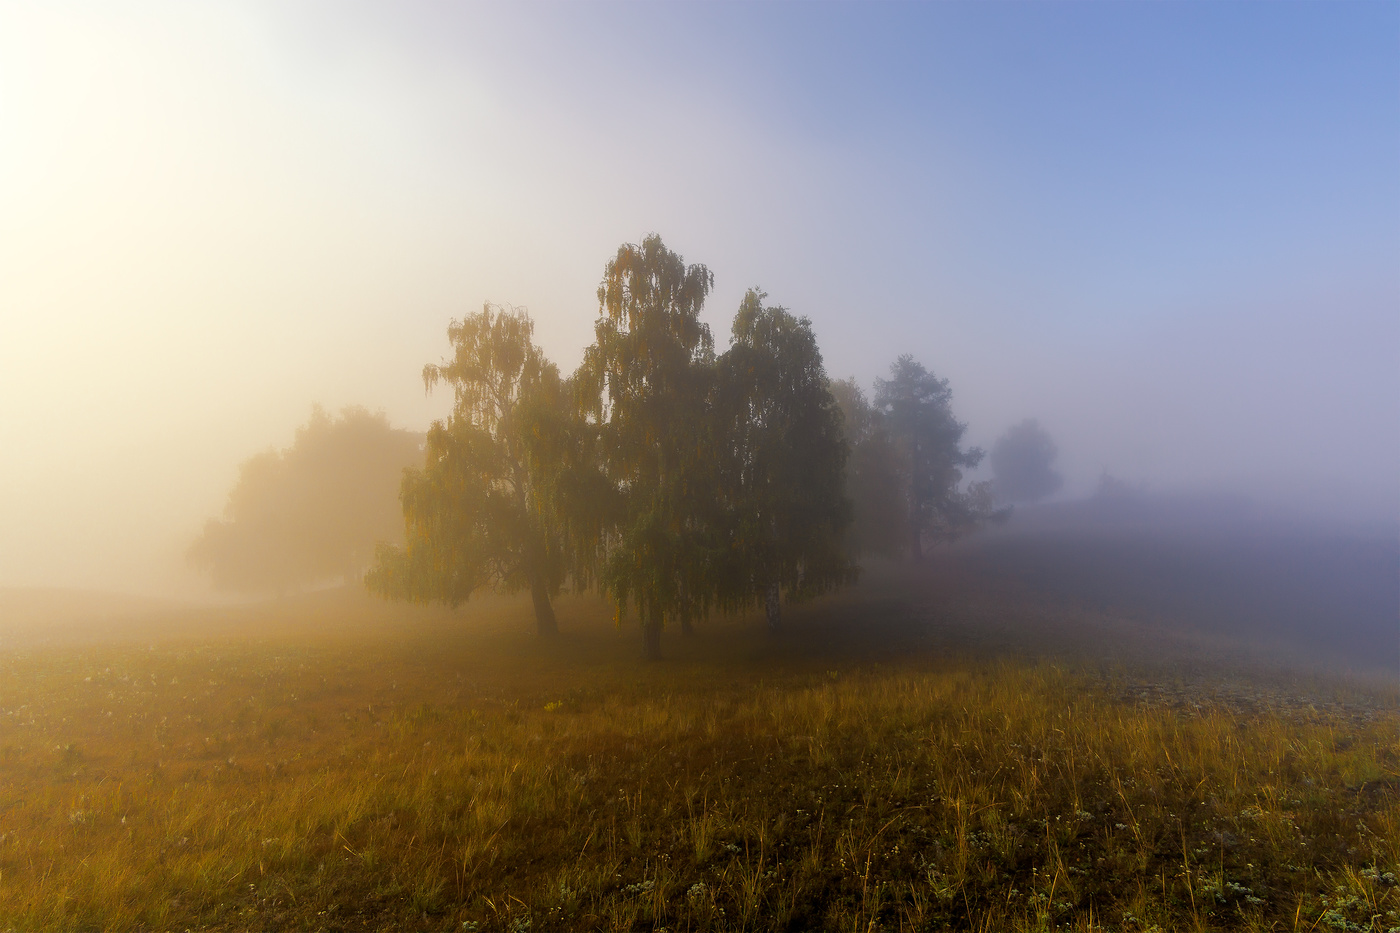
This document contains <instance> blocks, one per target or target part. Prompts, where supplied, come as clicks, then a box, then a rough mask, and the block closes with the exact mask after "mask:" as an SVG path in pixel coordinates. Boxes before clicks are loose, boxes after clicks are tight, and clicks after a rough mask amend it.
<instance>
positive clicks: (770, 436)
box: [715, 290, 855, 631]
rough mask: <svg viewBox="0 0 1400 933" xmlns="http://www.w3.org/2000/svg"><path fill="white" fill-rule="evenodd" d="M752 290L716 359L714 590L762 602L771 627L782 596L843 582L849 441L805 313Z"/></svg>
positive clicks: (848, 576) (731, 600)
mask: <svg viewBox="0 0 1400 933" xmlns="http://www.w3.org/2000/svg"><path fill="white" fill-rule="evenodd" d="M765 297H766V296H765V294H764V293H763V292H761V291H757V290H750V291H749V292H748V294H747V295H745V297H744V300H743V302H742V304H741V305H740V306H739V311H738V313H737V314H736V315H735V317H734V325H733V336H732V338H731V344H730V348H729V350H728V351H727V352H726V353H725V354H724V355H723V356H721V357H720V358H719V360H718V362H717V379H716V389H715V417H716V419H717V421H718V424H717V426H716V431H715V434H716V439H717V441H718V454H719V463H718V467H719V482H718V492H719V495H718V497H717V498H718V499H719V500H720V501H721V502H723V503H724V504H725V505H726V506H727V511H726V514H725V515H724V517H723V518H722V519H721V521H720V527H721V528H722V529H723V531H722V538H723V541H724V544H725V545H727V546H725V547H723V548H722V550H721V554H722V555H723V568H724V569H723V571H722V573H721V575H720V581H719V582H720V592H721V598H722V599H723V600H724V602H726V604H728V605H729V606H730V607H733V608H737V607H741V606H746V605H753V604H756V603H762V604H763V605H764V606H765V609H766V612H767V618H768V626H769V629H770V630H774V631H776V630H777V629H778V627H779V619H780V605H781V598H782V596H783V595H784V594H786V596H787V597H788V598H789V599H793V598H802V597H806V596H811V595H816V594H819V593H823V592H827V591H829V590H831V589H833V588H835V587H837V586H840V585H842V584H844V583H847V582H850V581H851V580H852V579H853V577H854V574H855V565H854V564H853V562H852V561H851V560H850V558H849V556H848V554H847V552H846V550H845V549H844V548H843V546H842V537H843V534H844V532H845V530H846V527H847V525H849V523H850V503H849V501H848V500H847V499H846V495H845V488H844V487H845V476H844V473H845V465H846V457H847V445H846V440H845V438H844V436H843V432H842V425H841V411H840V408H838V406H837V404H836V400H835V399H834V398H833V397H832V395H831V392H830V390H829V389H828V382H827V377H826V371H825V370H824V369H823V367H822V357H821V352H820V351H819V350H818V349H817V341H816V337H815V336H814V335H813V334H812V327H811V322H810V321H808V320H807V319H806V318H798V317H794V316H793V315H791V314H789V313H788V312H787V311H786V310H785V309H783V308H779V307H764V306H763V299H764V298H765Z"/></svg>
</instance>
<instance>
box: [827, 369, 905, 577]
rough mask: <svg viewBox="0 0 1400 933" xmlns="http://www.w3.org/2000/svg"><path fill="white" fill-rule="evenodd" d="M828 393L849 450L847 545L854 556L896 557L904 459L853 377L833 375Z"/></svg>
mask: <svg viewBox="0 0 1400 933" xmlns="http://www.w3.org/2000/svg"><path fill="white" fill-rule="evenodd" d="M831 394H832V397H833V398H835V399H836V404H837V405H839V406H840V408H841V416H842V427H843V430H844V431H845V435H846V443H847V445H849V447H850V450H851V454H850V458H849V459H848V460H847V462H846V495H847V497H848V498H849V499H850V500H851V511H852V521H851V528H850V531H849V532H848V535H847V538H848V547H849V549H850V551H851V552H852V553H853V554H854V555H855V556H861V557H863V556H865V555H867V554H873V555H876V556H879V557H898V556H900V555H901V554H903V553H904V550H905V547H906V546H907V545H908V543H909V514H908V501H907V496H906V495H905V494H904V490H905V488H906V485H907V478H906V476H905V470H906V464H905V461H904V458H903V456H902V452H901V448H900V445H899V443H898V442H897V441H896V440H895V438H894V437H893V436H892V435H891V434H890V431H889V427H888V426H887V425H886V424H885V416H884V414H883V413H882V412H881V411H880V410H879V409H877V408H876V407H875V406H874V405H872V404H870V401H869V399H868V398H866V395H865V392H864V391H862V390H861V387H860V384H859V383H857V382H856V380H855V378H854V377H852V378H849V379H836V380H833V381H832V383H831Z"/></svg>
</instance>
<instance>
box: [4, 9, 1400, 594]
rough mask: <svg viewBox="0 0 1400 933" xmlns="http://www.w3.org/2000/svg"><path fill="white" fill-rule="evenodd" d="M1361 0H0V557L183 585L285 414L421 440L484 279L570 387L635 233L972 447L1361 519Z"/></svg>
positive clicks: (1386, 80) (283, 429) (1371, 174)
mask: <svg viewBox="0 0 1400 933" xmlns="http://www.w3.org/2000/svg"><path fill="white" fill-rule="evenodd" d="M1397 26H1400V11H1397V9H1396V8H1395V7H1392V6H1384V5H1376V6H1363V5H1351V6H1344V7H1317V6H1297V5H1292V6H1282V7H1251V6H1235V5H1231V6H1219V7H1174V6H1150V7H1140V6H1129V7H1097V6H1094V7H1087V6H1077V5H1073V6H1072V5H1064V6H1040V7H1026V8H1020V7H1017V8H1004V7H994V8H986V7H980V6H974V5H951V4H949V5H938V6H934V7H889V8H885V7H881V8H878V9H873V10H872V9H869V8H864V7H855V6H849V7H847V6H823V7H818V8H811V9H808V8H801V9H799V8H787V7H754V8H750V7H718V8H716V7H712V6H681V7H665V8H652V7H640V8H639V7H633V6H591V5H587V6H586V5H579V6H574V5H570V6H558V7H550V6H540V7H526V8H515V7H506V6H500V7H478V6H470V7H467V6H464V7H457V6H439V5H436V4H410V5H395V6H394V7H392V8H389V7H380V6H374V5H369V4H364V5H357V6H351V5H336V6H335V7H330V6H315V5H311V6H301V7H296V8H294V9H292V8H287V7H285V6H284V5H276V4H258V3H247V4H238V3H226V4H212V5H204V6H199V7H193V8H192V7H188V6H184V5H178V4H163V3H143V4H132V5H125V6H123V7H121V8H113V7H111V6H109V5H106V4H96V3H92V4H85V3H69V4H52V5H50V4H46V5H43V6H38V5H33V6H30V5H14V6H7V7H6V8H5V9H4V10H3V11H0V399H3V402H0V450H3V455H0V587H36V586H45V587H65V588H83V589H101V590H115V591H124V592H129V593H141V594H151V595H181V596H187V597H200V598H205V597H208V596H210V595H211V593H212V590H211V589H210V587H209V581H208V580H207V579H206V578H205V577H204V576H202V575H201V574H200V573H199V572H198V569H197V568H196V567H194V566H192V565H191V564H190V563H189V561H188V560H187V559H186V554H187V552H188V550H189V548H190V546H191V544H192V543H193V542H195V541H196V539H197V538H198V537H199V535H200V533H201V530H202V529H203V528H204V527H205V523H206V522H207V521H208V520H210V519H214V518H217V517H219V516H220V515H222V514H224V510H225V506H226V504H227V499H228V495H229V492H230V490H232V489H233V488H234V486H235V483H236V482H237V481H238V478H239V476H240V468H241V466H242V465H243V464H244V463H245V462H247V461H248V460H249V458H252V457H254V456H255V455H257V454H259V453H261V452H265V451H268V450H269V449H272V450H285V449H287V448H289V447H290V446H291V445H292V444H293V442H294V440H295V438H296V436H297V435H296V432H297V429H298V427H299V426H301V425H303V424H305V423H306V422H307V420H308V417H309V416H310V414H311V412H312V407H313V405H316V404H320V405H322V406H324V408H325V409H326V410H327V411H331V412H338V411H341V410H342V409H344V408H346V407H348V406H355V405H359V406H364V407H365V408H367V409H368V410H369V411H371V412H383V414H384V416H385V418H387V420H388V422H389V423H390V424H391V425H392V426H393V427H394V428H396V429H402V430H405V431H411V432H415V433H416V432H422V431H424V430H426V429H427V427H428V424H429V422H430V421H432V420H433V419H435V418H440V417H443V415H444V413H445V412H446V411H447V410H448V408H449V407H450V403H451V398H450V396H448V395H446V394H444V393H442V392H439V393H437V394H432V395H429V394H426V393H425V392H424V389H423V383H422V379H421V372H422V368H423V365H424V364H425V363H431V362H437V361H439V360H440V359H442V358H443V356H444V355H445V354H446V352H447V350H448V344H447V339H446V328H447V325H448V322H449V320H450V319H452V318H460V317H461V316H463V315H464V314H466V313H468V312H470V311H472V310H474V309H475V308H477V307H479V306H480V305H481V303H482V302H483V301H487V300H490V301H496V302H505V303H510V304H513V305H517V306H521V307H525V308H528V309H529V311H530V313H531V314H532V316H533V318H534V320H535V324H536V339H537V340H538V342H539V343H540V345H541V346H542V347H543V349H544V350H545V351H546V352H547V354H548V355H549V357H550V358H551V359H553V360H554V361H556V362H557V363H558V364H559V365H560V367H561V368H562V369H563V370H564V371H565V372H566V373H567V372H568V371H571V370H572V369H573V368H574V367H575V366H576V365H577V364H578V363H579V361H580V358H581V355H582V352H583V348H584V347H585V346H586V345H587V344H588V343H589V342H590V341H591V339H592V327H593V322H594V320H595V318H596V317H597V314H598V304H597V299H596V297H595V294H596V291H597V287H598V283H599V280H600V277H601V275H602V272H603V264H604V262H605V261H606V260H607V259H608V257H609V256H610V255H611V254H612V253H613V252H614V251H615V250H616V249H617V247H618V244H620V243H624V242H639V241H640V240H641V239H642V238H643V237H644V236H645V235H646V234H648V233H650V232H653V231H655V232H659V233H661V234H662V235H664V237H665V238H666V242H667V243H668V244H669V245H670V246H671V247H672V248H674V249H676V250H677V251H678V252H679V253H681V254H683V255H684V257H685V259H686V260H687V261H688V262H702V263H705V264H706V265H708V266H709V267H710V268H711V269H712V270H713V271H714V273H715V286H714V290H713V292H712V293H711V295H710V297H709V300H708V302H707V303H706V306H705V312H704V318H705V320H706V321H707V322H708V323H709V324H710V326H711V328H712V329H713V330H714V332H715V333H716V334H717V335H720V336H721V338H722V336H723V335H725V334H727V333H728V321H729V320H730V318H731V317H732V315H733V314H734V312H735V309H736V308H737V307H738V306H739V303H740V301H741V299H742V297H743V295H744V294H745V291H746V290H747V289H748V288H750V287H753V286H761V287H762V288H763V289H764V290H765V291H766V292H767V293H768V295H769V301H770V302H771V303H773V304H776V305H781V306H784V307H786V308H788V309H790V310H791V311H792V312H793V313H794V314H798V315H805V316H807V317H808V318H810V320H811V322H812V328H813V331H814V333H815V335H816V337H817V339H818V341H819V343H820V347H821V351H822V354H823V357H824V360H825V365H826V369H827V372H828V373H829V374H830V375H831V376H832V377H833V378H844V377H848V376H850V377H854V378H855V380H856V381H857V383H859V384H860V385H861V386H863V387H864V389H865V391H867V392H869V391H871V388H872V385H873V381H874V380H875V379H876V378H878V377H883V376H886V375H887V374H888V367H889V365H890V364H891V362H893V361H894V359H895V358H896V357H897V356H899V355H901V354H904V353H909V354H912V355H914V356H915V357H916V358H917V359H918V360H920V361H921V362H922V363H923V364H924V365H926V366H927V367H928V368H929V369H930V370H931V371H933V372H934V373H936V374H937V375H938V376H939V377H943V378H947V379H948V380H949V383H950V386H951V388H952V391H953V400H952V407H953V411H954V412H955V414H956V416H957V417H958V418H959V419H960V420H962V421H964V422H966V424H967V433H966V437H965V440H966V441H967V442H968V443H969V444H973V445H980V446H982V447H984V448H989V449H990V448H991V447H992V445H993V444H994V443H995V441H996V439H997V438H998V437H999V436H1001V435H1002V434H1003V432H1005V431H1006V430H1007V429H1008V428H1010V427H1011V426H1013V425H1015V424H1018V423H1020V422H1022V421H1023V420H1024V419H1026V418H1032V417H1033V418H1036V419H1038V421H1039V423H1040V424H1041V425H1042V426H1043V427H1044V428H1045V430H1046V431H1047V432H1048V433H1049V434H1050V435H1051V436H1052V437H1053V438H1054V441H1055V443H1056V445H1057V448H1058V457H1057V460H1056V466H1057V469H1058V470H1059V472H1060V473H1061V474H1062V475H1063V479H1064V482H1063V486H1062V487H1061V488H1060V490H1059V491H1058V492H1057V493H1056V495H1057V496H1058V497H1059V498H1060V499H1062V500H1065V501H1069V500H1077V499H1084V498H1086V497H1090V496H1091V495H1092V493H1093V491H1094V489H1095V487H1096V483H1098V481H1099V478H1100V476H1101V475H1102V474H1104V473H1105V472H1107V473H1108V474H1110V475H1112V476H1113V477H1117V478H1119V479H1120V480H1122V481H1123V482H1125V483H1127V484H1129V485H1130V486H1132V487H1133V488H1136V489H1142V490H1145V491H1147V492H1149V493H1152V494H1154V495H1168V496H1183V495H1189V496H1196V497H1199V496H1201V495H1207V494H1208V495H1215V496H1222V495H1228V496H1233V497H1236V498H1239V499H1245V500H1249V501H1251V502H1254V503H1256V506H1255V507H1257V508H1259V509H1264V510H1266V511H1268V512H1269V514H1280V515H1284V516H1288V518H1287V520H1288V521H1290V522H1293V523H1294V524H1293V525H1292V526H1291V527H1294V528H1295V529H1307V528H1318V527H1321V526H1323V525H1325V526H1326V528H1327V529H1328V531H1327V532H1326V533H1327V534H1329V535H1336V534H1347V535H1351V534H1354V532H1353V531H1351V530H1347V529H1355V528H1358V527H1363V528H1365V529H1367V530H1366V532H1365V533H1366V534H1367V535H1369V536H1370V538H1371V539H1373V538H1376V537H1377V536H1380V538H1386V537H1387V536H1391V537H1393V536H1394V534H1395V526H1396V516H1397V512H1400V483H1397V479H1396V477H1397V476H1398V475H1400V470H1398V469H1397V468H1400V365H1397V364H1400V359H1397V347H1400V274H1397V271H1396V270H1397V265H1396V262H1395V259H1396V257H1397V255H1400V211H1397V207H1400V175H1397V173H1396V172H1395V171H1394V166H1395V162H1396V157H1397V155H1400V119H1397V117H1400V103H1397V101H1396V99H1395V96H1394V94H1393V93H1392V92H1391V90H1392V89H1393V88H1394V87H1395V86H1396V81H1397V79H1400V55H1397V53H1396V51H1395V48H1394V43H1393V41H1391V40H1392V38H1393V36H1394V34H1395V30H1396V28H1397ZM720 342H721V343H722V342H723V341H722V339H721V341H720ZM719 349H721V350H722V349H723V346H720V347H719ZM989 475H990V474H989V472H988V467H987V466H986V465H985V464H984V466H983V467H982V468H981V469H980V470H979V471H973V472H970V473H969V476H968V478H969V479H984V478H986V477H987V476H989ZM1022 514H1025V513H1024V511H1023V513H1022ZM1280 520H1284V519H1280ZM1338 529H1341V530H1340V531H1339V530H1338ZM1297 533H1298V535H1301V536H1304V537H1305V536H1306V535H1305V534H1304V531H1302V530H1300V531H1298V532H1297ZM1318 534H1322V532H1318ZM1355 534H1359V532H1355ZM1317 540H1319V541H1320V540H1324V539H1322V538H1318V539H1317ZM1327 540H1331V539H1327ZM1368 540H1369V539H1368ZM989 547H990V545H989ZM1290 559H1291V558H1290ZM1393 570H1394V568H1393V567H1391V568H1389V570H1387V569H1386V568H1385V567H1384V566H1382V567H1381V570H1380V572H1381V573H1382V574H1384V573H1386V572H1393ZM1105 572H1107V571H1105Z"/></svg>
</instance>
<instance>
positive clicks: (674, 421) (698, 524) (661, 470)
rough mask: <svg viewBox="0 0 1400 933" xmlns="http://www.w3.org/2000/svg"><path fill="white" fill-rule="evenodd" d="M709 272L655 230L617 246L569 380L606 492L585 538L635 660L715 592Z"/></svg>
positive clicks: (656, 648) (650, 653)
mask: <svg viewBox="0 0 1400 933" xmlns="http://www.w3.org/2000/svg"><path fill="white" fill-rule="evenodd" d="M713 285H714V277H713V276H712V275H711V273H710V270H709V269H707V268H705V267H704V266H702V265H690V266H687V265H686V264H685V263H684V261H683V260H682V259H681V257H680V256H679V255H677V254H676V253H673V252H671V251H670V250H669V249H667V248H666V246H665V244H663V243H662V242H661V238H660V237H659V236H656V235H655V234H653V235H651V236H648V237H647V238H646V239H645V240H643V241H642V243H641V245H635V244H630V243H629V244H625V245H623V246H622V247H620V248H619V249H618V251H617V255H616V256H615V257H614V258H613V259H611V260H609V262H608V264H607V267H606V269H605V270H604V273H603V281H602V284H601V285H599V287H598V304H599V308H600V315H599V318H598V321H597V323H596V324H595V325H594V334H595V338H596V339H595V342H594V343H593V345H592V346H590V347H589V348H588V349H587V350H586V351H585V352H584V360H583V364H582V365H581V366H580V368H579V372H578V374H577V375H576V377H575V379H576V380H577V383H578V398H579V400H580V402H581V404H582V406H583V410H584V411H585V414H586V417H587V419H588V421H589V423H590V424H591V425H593V426H594V427H596V429H597V432H598V435H597V436H598V455H599V458H600V463H601V465H602V472H603V475H604V476H605V477H606V478H607V480H608V484H609V486H610V488H611V490H612V502H613V505H612V506H611V509H612V511H611V513H610V515H608V516H607V518H606V520H605V522H604V523H603V524H602V526H601V530H600V533H599V536H598V539H597V542H596V543H597V551H596V553H597V555H598V556H597V565H596V568H597V582H598V585H599V587H600V589H601V590H602V591H603V592H604V593H606V594H607V595H608V596H610V597H611V598H613V599H614V600H616V602H617V604H618V612H619V619H620V618H621V614H622V612H623V611H625V609H626V608H627V606H628V605H629V604H631V605H635V606H636V608H637V610H638V612H639V613H640V615H641V618H642V642H643V652H644V654H645V656H646V657H647V658H653V659H654V658H658V657H660V654H661V629H662V626H663V624H664V623H665V621H666V620H667V619H670V620H672V621H675V622H679V623H681V624H682V625H683V626H684V625H687V624H688V623H690V622H691V621H692V620H694V619H696V618H698V617H699V616H700V615H702V614H703V613H704V612H705V611H706V610H707V609H708V608H709V607H710V605H711V604H712V603H713V601H714V595H715V587H714V571H713V561H712V560H711V558H712V557H713V551H712V545H713V536H712V527H711V526H709V525H708V523H707V522H706V517H707V516H708V515H711V514H713V511H714V508H715V506H714V486H713V477H714V476H715V465H714V457H715V445H714V438H713V437H712V436H711V431H712V424H713V419H712V418H710V417H709V397H710V391H711V384H712V381H713V376H714V343H713V339H712V338H711V336H710V329H709V328H708V327H707V326H706V325H705V324H703V323H701V321H700V310H701V308H702V307H703V306H704V303H705V298H706V296H707V295H708V294H709V292H710V289H711V288H712V287H713Z"/></svg>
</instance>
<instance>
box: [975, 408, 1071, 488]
mask: <svg viewBox="0 0 1400 933" xmlns="http://www.w3.org/2000/svg"><path fill="white" fill-rule="evenodd" d="M1058 453H1059V449H1058V448H1057V447H1056V446H1055V441H1054V440H1053V439H1052V438H1051V437H1050V434H1049V433H1048V432H1047V431H1046V430H1045V429H1044V428H1042V427H1041V426H1040V422H1038V421H1036V420H1035V419H1034V418H1027V419H1026V420H1025V421H1022V422H1021V423H1020V424H1018V425H1015V426H1013V427H1011V428H1008V429H1007V431H1006V433H1005V434H1003V435H1002V436H1001V437H1000V438H998V439H997V442H996V443H995V444H993V445H992V455H991V458H990V459H991V463H992V490H993V492H995V493H996V496H997V498H998V499H1000V500H1002V501H1003V502H1036V501H1038V500H1040V499H1044V498H1045V497H1046V496H1049V495H1053V494H1054V493H1056V492H1058V491H1059V489H1060V487H1061V486H1062V485H1064V478H1063V477H1062V476H1060V474H1059V473H1057V472H1055V469H1054V467H1053V466H1052V464H1053V463H1054V462H1055V456H1056V454H1058Z"/></svg>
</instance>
